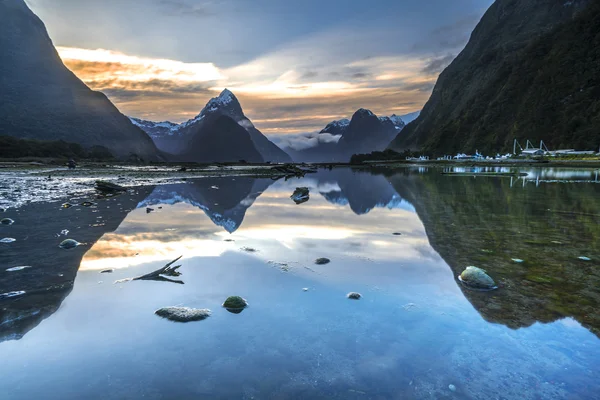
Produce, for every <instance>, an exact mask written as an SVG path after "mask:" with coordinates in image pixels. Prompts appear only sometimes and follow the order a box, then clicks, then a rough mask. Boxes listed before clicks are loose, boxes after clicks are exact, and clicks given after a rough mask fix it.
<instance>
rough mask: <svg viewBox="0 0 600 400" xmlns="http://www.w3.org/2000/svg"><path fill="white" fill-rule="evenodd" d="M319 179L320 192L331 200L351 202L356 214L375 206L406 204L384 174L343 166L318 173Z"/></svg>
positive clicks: (340, 203)
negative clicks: (344, 167) (343, 167)
mask: <svg viewBox="0 0 600 400" xmlns="http://www.w3.org/2000/svg"><path fill="white" fill-rule="evenodd" d="M316 178H317V179H318V186H319V192H320V194H321V195H322V196H323V197H324V198H325V199H326V200H327V201H328V202H330V203H333V204H338V205H349V206H350V209H351V210H352V211H353V212H354V213H355V214H357V215H363V214H367V213H368V212H370V211H371V210H373V209H374V208H383V207H386V208H390V209H391V208H398V207H400V206H401V205H403V203H404V202H403V201H402V198H401V197H400V196H399V195H398V193H397V192H396V190H395V189H394V188H393V187H392V185H391V183H390V182H389V181H388V180H387V179H386V178H385V177H384V176H383V175H373V174H371V173H369V172H364V171H352V170H350V169H343V170H342V169H340V170H333V171H322V172H319V173H318V174H317V176H316ZM404 204H405V205H406V203H404Z"/></svg>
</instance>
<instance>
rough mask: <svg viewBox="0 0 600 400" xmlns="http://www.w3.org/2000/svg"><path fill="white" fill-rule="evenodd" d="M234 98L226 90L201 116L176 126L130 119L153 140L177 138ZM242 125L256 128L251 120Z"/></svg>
mask: <svg viewBox="0 0 600 400" xmlns="http://www.w3.org/2000/svg"><path fill="white" fill-rule="evenodd" d="M234 98H235V97H234V95H233V93H231V91H229V90H228V89H225V90H223V92H221V94H220V95H219V96H217V97H213V98H212V99H210V101H209V102H208V103H207V104H206V106H204V108H203V109H202V111H200V114H198V115H197V116H195V117H194V118H192V119H189V120H187V121H185V122H182V123H181V124H176V123H173V122H170V121H163V122H152V121H146V120H143V119H139V118H133V117H129V119H130V120H131V122H132V123H133V124H134V125H137V126H139V127H140V128H142V129H143V130H144V131H146V133H148V135H150V137H152V138H162V137H165V136H176V135H180V134H181V133H182V131H183V130H184V129H185V128H187V127H189V126H191V125H194V124H195V123H196V122H200V121H202V120H203V119H204V117H206V115H207V114H208V113H212V112H215V111H218V110H220V109H221V108H223V107H227V106H228V105H229V104H231V103H232V102H233V101H234ZM240 125H242V126H243V127H244V128H248V127H249V126H252V127H253V126H254V125H252V122H250V121H249V120H246V121H243V122H240Z"/></svg>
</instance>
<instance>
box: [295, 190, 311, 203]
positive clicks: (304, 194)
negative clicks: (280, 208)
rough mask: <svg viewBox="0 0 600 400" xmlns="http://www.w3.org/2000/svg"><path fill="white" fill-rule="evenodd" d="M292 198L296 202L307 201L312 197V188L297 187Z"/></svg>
mask: <svg viewBox="0 0 600 400" xmlns="http://www.w3.org/2000/svg"><path fill="white" fill-rule="evenodd" d="M290 198H291V199H292V200H294V203H296V204H302V203H306V202H307V201H308V200H309V199H310V190H309V189H308V188H307V187H299V188H296V190H294V193H293V194H292V195H291V196H290Z"/></svg>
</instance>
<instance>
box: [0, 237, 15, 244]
mask: <svg viewBox="0 0 600 400" xmlns="http://www.w3.org/2000/svg"><path fill="white" fill-rule="evenodd" d="M16 241H17V239H13V238H4V239H0V243H12V242H16Z"/></svg>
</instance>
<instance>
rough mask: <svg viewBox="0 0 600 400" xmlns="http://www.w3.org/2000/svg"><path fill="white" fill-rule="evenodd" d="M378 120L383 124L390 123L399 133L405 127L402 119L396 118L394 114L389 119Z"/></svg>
mask: <svg viewBox="0 0 600 400" xmlns="http://www.w3.org/2000/svg"><path fill="white" fill-rule="evenodd" d="M379 120H380V121H381V122H384V123H386V122H388V121H389V122H391V123H392V124H393V125H394V128H395V129H396V130H397V131H398V132H400V131H401V130H402V129H404V127H405V126H406V123H405V122H404V120H402V118H401V117H399V116H397V115H396V114H392V115H391V116H390V117H379Z"/></svg>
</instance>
